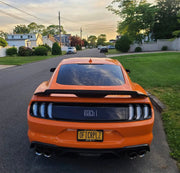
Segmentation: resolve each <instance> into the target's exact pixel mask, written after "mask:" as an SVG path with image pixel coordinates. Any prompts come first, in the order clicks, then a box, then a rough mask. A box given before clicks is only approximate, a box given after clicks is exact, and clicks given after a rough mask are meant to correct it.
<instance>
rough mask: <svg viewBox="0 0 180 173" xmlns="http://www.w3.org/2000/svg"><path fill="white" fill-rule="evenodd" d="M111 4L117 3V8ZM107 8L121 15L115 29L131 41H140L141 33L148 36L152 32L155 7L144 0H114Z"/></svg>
mask: <svg viewBox="0 0 180 173" xmlns="http://www.w3.org/2000/svg"><path fill="white" fill-rule="evenodd" d="M113 4H117V5H118V9H115V8H114V7H113ZM107 8H108V10H110V11H112V12H113V13H115V14H117V15H120V16H121V21H120V22H119V24H118V30H117V31H118V33H119V34H120V35H124V34H126V35H128V37H129V38H130V39H131V40H132V41H133V40H137V41H138V42H141V40H142V38H143V37H141V36H142V34H143V35H147V36H149V33H151V32H152V28H153V25H154V19H155V12H156V8H155V6H152V5H151V4H149V3H146V1H145V0H144V1H143V0H139V1H135V0H114V1H113V2H112V3H111V5H110V6H108V7H107ZM140 38H141V39H140ZM139 39H140V40H139Z"/></svg>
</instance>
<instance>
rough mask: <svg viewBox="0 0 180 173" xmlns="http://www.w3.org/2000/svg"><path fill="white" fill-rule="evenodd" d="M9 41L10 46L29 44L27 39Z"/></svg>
mask: <svg viewBox="0 0 180 173" xmlns="http://www.w3.org/2000/svg"><path fill="white" fill-rule="evenodd" d="M7 43H8V45H9V46H16V47H20V46H27V45H26V41H25V40H7Z"/></svg>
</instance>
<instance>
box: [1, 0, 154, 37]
mask: <svg viewBox="0 0 180 173" xmlns="http://www.w3.org/2000/svg"><path fill="white" fill-rule="evenodd" d="M2 2H5V3H8V4H10V5H12V6H14V7H17V8H19V9H21V10H23V11H25V12H26V13H28V14H30V15H27V14H25V13H23V12H20V11H18V10H16V9H13V8H11V7H9V6H7V5H5V4H3V3H2ZM111 2H112V0H2V1H1V0H0V30H3V31H4V32H8V33H12V31H13V28H14V27H15V26H16V25H20V24H25V25H28V24H29V23H31V22H36V23H37V24H43V25H45V26H48V25H51V24H55V25H58V12H59V11H60V12H61V25H62V26H63V27H64V29H65V30H66V31H67V33H69V34H72V35H80V28H81V27H82V36H83V38H87V37H88V36H90V35H96V36H98V35H100V34H106V36H107V40H110V39H115V37H116V35H117V32H116V30H117V23H118V21H119V20H120V17H119V16H117V15H115V14H112V12H111V11H108V10H107V9H106V7H107V6H108V5H109V4H110V3H111ZM148 2H150V3H153V2H154V0H148ZM9 15H11V16H9ZM12 15H13V16H16V18H14V17H12Z"/></svg>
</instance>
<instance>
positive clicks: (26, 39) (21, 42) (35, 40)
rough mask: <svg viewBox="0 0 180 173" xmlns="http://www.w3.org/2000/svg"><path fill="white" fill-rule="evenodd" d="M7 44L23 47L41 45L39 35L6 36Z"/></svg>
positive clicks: (41, 40)
mask: <svg viewBox="0 0 180 173" xmlns="http://www.w3.org/2000/svg"><path fill="white" fill-rule="evenodd" d="M6 41H7V43H8V45H9V46H15V47H20V46H25V47H30V48H33V47H37V46H39V45H42V44H43V39H42V35H41V34H8V35H7V39H6Z"/></svg>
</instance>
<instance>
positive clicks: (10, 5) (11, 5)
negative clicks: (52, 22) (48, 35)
mask: <svg viewBox="0 0 180 173" xmlns="http://www.w3.org/2000/svg"><path fill="white" fill-rule="evenodd" d="M0 2H1V3H2V4H5V5H7V6H9V7H11V8H14V9H16V10H18V11H20V12H22V13H25V14H27V15H29V16H31V17H34V18H36V19H38V20H41V21H44V22H47V21H46V20H44V19H41V18H39V17H37V16H35V15H33V14H30V13H28V12H26V11H24V10H22V9H20V8H17V7H15V6H13V5H10V4H8V3H6V2H3V1H0ZM31 22H32V21H31Z"/></svg>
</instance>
